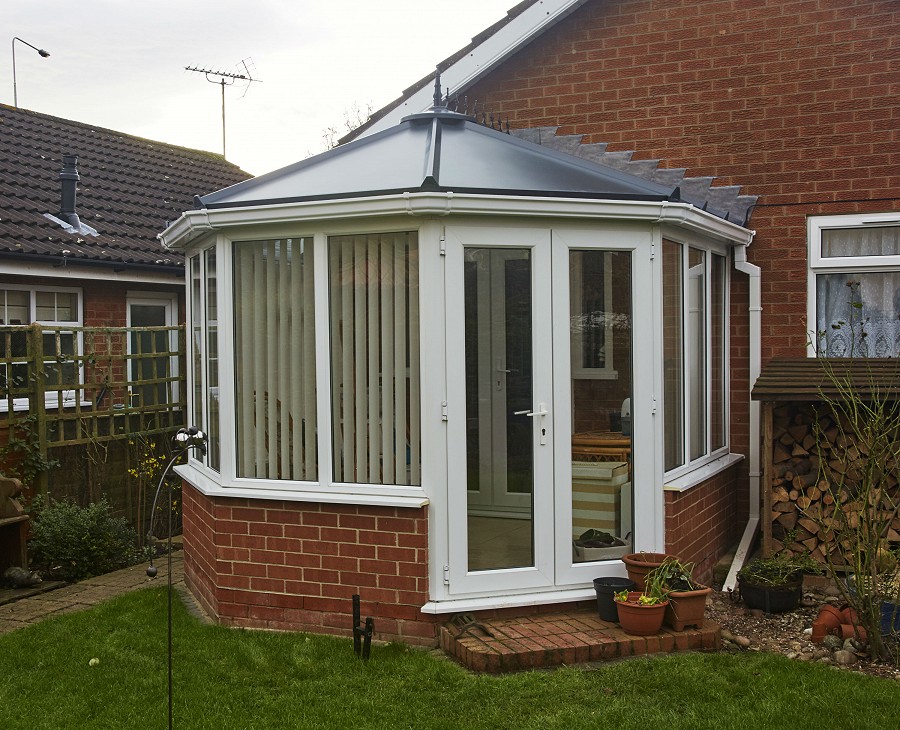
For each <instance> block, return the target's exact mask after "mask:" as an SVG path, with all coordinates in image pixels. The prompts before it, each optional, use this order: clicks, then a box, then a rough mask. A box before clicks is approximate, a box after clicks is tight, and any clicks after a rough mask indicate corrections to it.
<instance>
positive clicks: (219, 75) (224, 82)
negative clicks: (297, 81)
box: [184, 58, 262, 157]
mask: <svg viewBox="0 0 900 730" xmlns="http://www.w3.org/2000/svg"><path fill="white" fill-rule="evenodd" d="M248 60H249V61H250V64H249V65H248V64H247V61H248ZM241 65H242V66H243V67H244V73H231V72H229V71H216V70H215V69H211V68H200V67H198V66H185V67H184V70H185V71H194V72H195V73H198V74H203V75H204V76H205V77H206V80H207V81H209V83H211V84H219V86H221V87H222V157H225V87H226V86H234V84H236V83H237V82H238V81H246V82H247V88H248V89H249V88H250V84H252V83H253V82H254V81H258V82H259V83H262V81H260V79H255V78H253V74H252V73H251V72H250V66H252V65H253V60H252V59H247V58H245V59H243V60H242V61H241ZM244 93H245V94H246V93H247V92H246V91H245V92H244Z"/></svg>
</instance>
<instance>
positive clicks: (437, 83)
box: [432, 66, 443, 109]
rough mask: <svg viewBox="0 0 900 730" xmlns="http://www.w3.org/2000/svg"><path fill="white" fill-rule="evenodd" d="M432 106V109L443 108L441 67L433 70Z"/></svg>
mask: <svg viewBox="0 0 900 730" xmlns="http://www.w3.org/2000/svg"><path fill="white" fill-rule="evenodd" d="M433 101H434V104H433V105H432V106H433V108H435V109H439V108H441V107H442V106H443V104H442V103H441V67H440V66H437V67H436V68H435V70H434V99H433Z"/></svg>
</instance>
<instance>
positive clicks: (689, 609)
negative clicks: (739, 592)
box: [647, 556, 712, 631]
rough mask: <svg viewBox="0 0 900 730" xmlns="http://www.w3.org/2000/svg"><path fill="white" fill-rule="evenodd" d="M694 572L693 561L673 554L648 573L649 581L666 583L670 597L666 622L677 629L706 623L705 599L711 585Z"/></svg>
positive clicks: (710, 590)
mask: <svg viewBox="0 0 900 730" xmlns="http://www.w3.org/2000/svg"><path fill="white" fill-rule="evenodd" d="M693 572H694V564H693V563H684V562H682V561H681V560H679V559H678V558H675V557H671V556H670V557H668V558H666V559H665V560H664V561H663V562H662V563H660V564H659V565H658V566H657V567H656V568H654V569H653V570H651V571H650V572H649V573H648V574H647V581H648V582H651V583H656V582H659V583H661V584H662V585H663V586H665V589H666V591H667V595H668V599H669V605H668V606H667V607H666V615H665V623H666V625H667V626H671V627H672V628H673V629H675V630H676V631H684V629H685V627H687V626H696V627H698V628H699V627H700V626H702V625H703V617H704V615H705V614H706V599H707V597H708V596H709V594H710V593H712V588H710V587H709V586H705V585H702V584H700V583H698V582H696V581H695V580H694V579H693V577H692V575H693Z"/></svg>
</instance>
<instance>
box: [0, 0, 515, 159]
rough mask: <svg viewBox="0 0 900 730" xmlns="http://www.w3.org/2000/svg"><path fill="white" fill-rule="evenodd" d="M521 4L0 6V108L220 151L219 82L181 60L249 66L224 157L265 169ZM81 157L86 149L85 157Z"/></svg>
mask: <svg viewBox="0 0 900 730" xmlns="http://www.w3.org/2000/svg"><path fill="white" fill-rule="evenodd" d="M515 4H516V0H454V2H453V3H449V4H448V3H440V4H438V3H436V2H429V1H428V0H381V2H377V1H376V0H319V1H318V2H316V1H314V0H216V1H215V2H213V1H211V0H202V1H198V0H154V2H146V0H2V2H0V28H3V29H4V30H5V31H6V34H5V35H6V38H4V39H2V40H3V43H4V44H5V48H6V51H5V52H4V53H3V55H4V56H5V60H3V62H2V63H0V102H2V103H5V104H10V105H12V103H13V78H12V45H13V41H12V39H13V37H15V36H18V37H20V38H22V39H23V40H25V41H27V42H28V43H31V44H32V45H34V46H37V47H38V48H43V49H46V50H47V51H49V53H50V57H49V58H41V57H40V56H39V55H38V54H37V53H36V52H35V51H33V50H32V49H30V48H28V47H27V46H25V45H22V44H21V43H19V42H18V41H16V42H15V59H16V80H17V90H18V100H19V106H20V107H21V108H24V109H31V110H34V111H37V112H42V113H45V114H51V115H53V116H58V117H64V118H66V119H74V120H77V121H80V122H86V123H89V124H95V125H97V126H100V127H106V128H109V129H115V130H118V131H121V132H127V133H128V134H135V135H138V136H141V137H147V138H150V139H155V140H160V141H163V142H170V143H172V144H178V145H184V146H186V147H194V148H197V149H205V150H211V151H214V152H221V151H222V116H221V113H222V109H221V87H220V86H219V85H218V84H213V83H209V82H207V80H206V79H205V77H204V75H203V74H199V73H192V72H189V71H185V70H184V67H185V66H197V67H201V68H212V69H215V70H222V71H226V72H230V73H245V70H244V66H243V65H242V63H241V62H242V61H243V60H246V61H247V64H248V66H249V68H250V71H251V74H252V75H253V77H254V78H258V79H260V80H261V82H262V83H254V84H250V88H249V89H248V88H246V84H242V83H241V82H238V83H237V84H236V85H234V86H231V87H226V89H225V113H226V151H227V157H228V159H229V160H230V161H232V162H234V163H236V164H238V165H240V166H241V167H242V168H244V169H245V170H247V171H248V172H251V173H253V174H256V175H259V174H262V173H264V172H268V171H269V170H273V169H276V168H279V167H283V166H285V165H288V164H291V163H293V162H296V161H298V160H301V159H303V158H305V157H308V156H309V155H310V154H313V153H317V152H321V151H322V150H323V149H324V146H323V140H322V134H323V131H324V130H325V129H326V128H328V127H330V126H342V125H343V119H344V115H345V112H346V110H348V109H350V108H352V107H353V105H354V104H356V105H358V106H360V107H365V105H366V104H371V105H372V106H373V107H374V108H375V109H378V108H380V107H381V106H383V105H385V104H386V103H388V102H390V101H392V100H393V99H395V98H397V97H398V96H400V94H401V93H402V91H403V89H405V88H407V87H408V86H410V85H411V84H413V83H414V82H415V81H417V80H419V79H420V78H422V77H423V76H426V75H427V74H429V73H430V72H431V71H433V69H434V66H435V64H436V63H437V62H438V61H440V60H442V59H444V58H446V57H447V56H449V55H450V54H451V53H453V52H454V51H456V50H458V49H459V48H461V47H463V46H464V45H466V44H467V43H468V42H469V41H470V40H471V38H472V36H474V35H476V34H477V33H479V32H480V31H481V30H483V29H484V28H486V27H488V26H489V25H491V24H492V23H494V22H495V21H497V20H500V19H501V18H502V17H504V16H505V15H506V11H507V10H508V9H509V8H510V7H512V6H513V5H515ZM76 152H77V151H76Z"/></svg>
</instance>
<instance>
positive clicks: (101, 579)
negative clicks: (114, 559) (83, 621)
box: [0, 550, 194, 634]
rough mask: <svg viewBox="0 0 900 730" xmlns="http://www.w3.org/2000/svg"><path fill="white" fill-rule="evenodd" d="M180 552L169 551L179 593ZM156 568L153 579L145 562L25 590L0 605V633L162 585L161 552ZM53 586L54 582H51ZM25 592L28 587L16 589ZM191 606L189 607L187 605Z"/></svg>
mask: <svg viewBox="0 0 900 730" xmlns="http://www.w3.org/2000/svg"><path fill="white" fill-rule="evenodd" d="M183 557H184V554H183V553H182V552H181V551H180V550H176V551H173V553H172V585H173V587H175V588H176V589H177V590H178V593H179V594H180V595H182V596H184V595H185V594H186V590H185V588H184V562H183ZM154 565H155V566H156V568H157V570H158V571H159V572H158V574H157V576H156V577H155V578H152V579H151V578H148V577H147V564H146V563H142V564H139V565H132V566H131V567H130V568H123V569H122V570H117V571H115V572H113V573H106V574H105V575H98V576H96V577H94V578H88V579H86V580H83V581H81V582H79V583H60V584H58V587H54V588H52V589H51V590H40V591H39V592H38V591H33V590H32V591H29V593H28V596H27V597H26V598H20V599H18V600H10V601H9V602H6V603H3V605H0V634H6V633H9V632H10V631H16V630H17V629H22V628H25V627H26V626H30V625H31V624H35V623H38V622H39V621H43V620H44V619H46V618H50V617H51V616H61V615H63V614H67V613H73V612H75V611H83V610H84V609H86V608H91V607H92V606H96V605H97V604H98V603H101V602H103V601H106V600H109V599H110V598H115V597H116V596H120V595H122V594H123V593H129V592H131V591H137V590H140V589H141V588H148V587H150V586H164V585H166V582H167V580H168V558H167V556H165V555H161V556H160V557H159V558H156V559H155V560H154ZM52 585H55V584H51V586H52ZM19 590H21V591H25V590H28V589H19ZM2 593H3V594H4V596H5V597H12V598H15V596H14V595H12V596H11V595H10V594H15V590H10V591H2ZM189 608H191V609H193V608H194V607H193V606H189Z"/></svg>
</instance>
